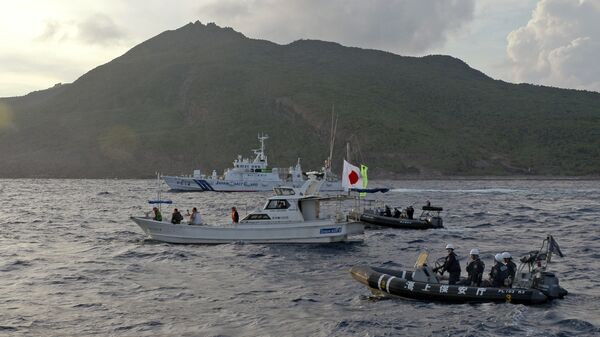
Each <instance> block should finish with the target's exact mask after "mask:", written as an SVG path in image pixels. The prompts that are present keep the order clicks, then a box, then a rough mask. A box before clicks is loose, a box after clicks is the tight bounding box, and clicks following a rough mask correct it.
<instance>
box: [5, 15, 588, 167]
mask: <svg viewBox="0 0 600 337" xmlns="http://www.w3.org/2000/svg"><path fill="white" fill-rule="evenodd" d="M332 105H335V111H336V112H337V113H338V115H339V125H338V134H337V143H336V158H335V161H334V165H337V168H338V169H339V168H340V166H341V165H340V164H341V158H342V156H343V152H344V150H343V149H344V147H345V143H346V142H347V141H349V142H350V143H351V147H352V149H354V150H356V151H355V152H356V153H355V155H356V158H357V159H356V161H359V160H362V161H364V162H365V163H366V164H368V165H369V167H370V168H371V170H370V172H372V174H373V175H374V176H379V177H401V176H406V175H410V176H416V175H419V176H439V175H442V176H447V175H461V176H465V175H467V176H468V175H513V174H519V175H520V174H531V175H595V174H598V173H599V171H600V153H599V151H600V150H599V149H600V94H598V93H593V92H587V91H576V90H564V89H555V88H549V87H541V86H534V85H526V84H520V85H516V84H509V83H505V82H502V81H497V80H493V79H491V78H489V77H487V76H486V75H485V74H483V73H481V72H479V71H477V70H474V69H472V68H470V67H469V66H468V65H467V64H465V63H464V62H462V61H461V60H458V59H456V58H452V57H449V56H438V55H436V56H426V57H419V58H417V57H403V56H398V55H394V54H391V53H387V52H381V51H376V50H366V49H360V48H349V47H344V46H341V45H339V44H336V43H331V42H323V41H314V40H300V41H296V42H293V43H291V44H288V45H278V44H275V43H271V42H268V41H264V40H254V39H249V38H246V37H245V36H243V35H242V34H240V33H238V32H235V31H233V30H232V29H230V28H220V27H218V26H216V25H214V24H208V25H202V24H201V23H199V22H196V23H194V24H188V25H186V26H184V27H182V28H180V29H177V30H174V31H167V32H164V33H162V34H160V35H158V36H156V37H154V38H152V39H150V40H148V41H146V42H143V43H141V44H139V45H138V46H136V47H134V48H132V49H131V50H130V51H129V52H127V53H126V54H124V55H123V56H121V57H118V58H116V59H115V60H113V61H111V62H109V63H107V64H104V65H102V66H99V67H97V68H95V69H93V70H91V71H90V72H88V73H86V74H84V75H83V76H81V77H80V78H79V79H78V80H77V81H75V82H74V83H71V84H65V85H60V86H56V87H54V88H50V89H48V90H44V91H39V92H34V93H31V94H29V95H26V96H23V97H13V98H5V99H0V154H1V155H2V158H3V159H2V161H0V177H89V178H94V177H150V176H152V175H153V174H154V172H156V171H160V172H162V173H171V174H180V173H190V172H191V170H192V169H193V168H198V167H199V168H202V169H203V170H204V171H208V172H209V171H212V169H213V168H216V169H218V170H219V171H221V170H222V169H223V168H226V167H229V166H230V164H231V161H232V160H233V159H234V157H235V156H236V155H237V154H243V155H249V154H250V149H252V148H255V147H256V146H257V145H258V142H257V140H256V136H257V134H258V133H260V132H264V133H267V134H269V136H270V137H271V138H270V139H269V140H268V141H267V152H268V155H269V160H270V162H271V164H272V165H273V166H281V167H286V166H290V165H292V164H294V163H295V162H296V160H297V158H298V157H300V158H302V165H303V168H304V169H306V170H308V169H317V168H319V167H320V166H321V165H322V162H323V160H324V159H325V157H326V156H327V152H328V146H329V144H328V138H329V128H330V122H331V108H332ZM358 150H360V151H358ZM334 168H335V167H334Z"/></svg>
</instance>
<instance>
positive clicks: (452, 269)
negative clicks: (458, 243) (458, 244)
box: [433, 243, 460, 284]
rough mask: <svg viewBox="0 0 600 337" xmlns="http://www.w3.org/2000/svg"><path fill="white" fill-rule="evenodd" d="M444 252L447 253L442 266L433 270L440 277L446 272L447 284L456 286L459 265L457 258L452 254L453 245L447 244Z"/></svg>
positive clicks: (458, 277)
mask: <svg viewBox="0 0 600 337" xmlns="http://www.w3.org/2000/svg"><path fill="white" fill-rule="evenodd" d="M446 250H447V251H448V256H446V258H445V259H444V264H443V265H442V266H440V267H439V268H435V269H433V271H434V272H439V273H440V274H441V275H444V272H446V271H447V272H448V274H449V275H450V277H449V279H448V284H456V282H458V280H459V279H460V263H459V262H458V258H457V256H456V254H455V253H454V245H453V244H451V243H449V244H447V245H446Z"/></svg>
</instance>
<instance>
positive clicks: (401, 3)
mask: <svg viewBox="0 0 600 337" xmlns="http://www.w3.org/2000/svg"><path fill="white" fill-rule="evenodd" d="M474 11H475V1H474V0H431V1H412V0H389V1H367V0H329V1H321V0H288V1H283V0H212V1H210V2H208V3H207V4H205V5H202V6H201V7H200V10H199V14H200V16H201V17H202V18H204V19H206V20H207V21H215V22H217V23H219V24H220V25H228V26H232V27H234V28H235V29H237V30H240V31H242V32H244V33H245V34H247V35H249V36H258V37H261V38H266V39H269V40H274V41H277V42H280V43H289V42H291V41H293V40H297V39H301V38H313V39H320V40H330V41H336V42H340V43H342V44H345V45H351V46H359V47H367V48H376V49H384V50H388V51H393V52H398V53H404V54H407V53H408V54H414V53H423V52H425V51H427V50H428V49H431V48H434V47H440V46H443V45H444V43H445V42H446V39H447V37H448V35H450V34H453V33H455V32H458V31H460V30H461V29H462V28H463V26H464V25H465V24H467V23H469V22H470V21H471V20H472V19H473V15H474Z"/></svg>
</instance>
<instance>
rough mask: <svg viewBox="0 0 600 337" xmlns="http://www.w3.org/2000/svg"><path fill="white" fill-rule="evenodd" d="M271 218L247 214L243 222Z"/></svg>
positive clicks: (264, 215) (263, 215)
mask: <svg viewBox="0 0 600 337" xmlns="http://www.w3.org/2000/svg"><path fill="white" fill-rule="evenodd" d="M270 219H271V218H270V217H269V216H268V215H266V214H248V216H247V217H246V219H244V220H270Z"/></svg>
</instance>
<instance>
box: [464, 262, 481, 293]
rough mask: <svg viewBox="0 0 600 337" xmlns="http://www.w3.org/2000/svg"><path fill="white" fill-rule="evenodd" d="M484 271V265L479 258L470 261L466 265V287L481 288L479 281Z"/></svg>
mask: <svg viewBox="0 0 600 337" xmlns="http://www.w3.org/2000/svg"><path fill="white" fill-rule="evenodd" d="M484 269H485V263H483V261H481V260H480V259H479V258H477V259H475V260H472V261H471V262H469V264H468V265H467V273H468V274H469V276H468V277H467V285H469V286H472V287H475V286H477V287H479V286H481V279H482V278H483V270H484Z"/></svg>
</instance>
